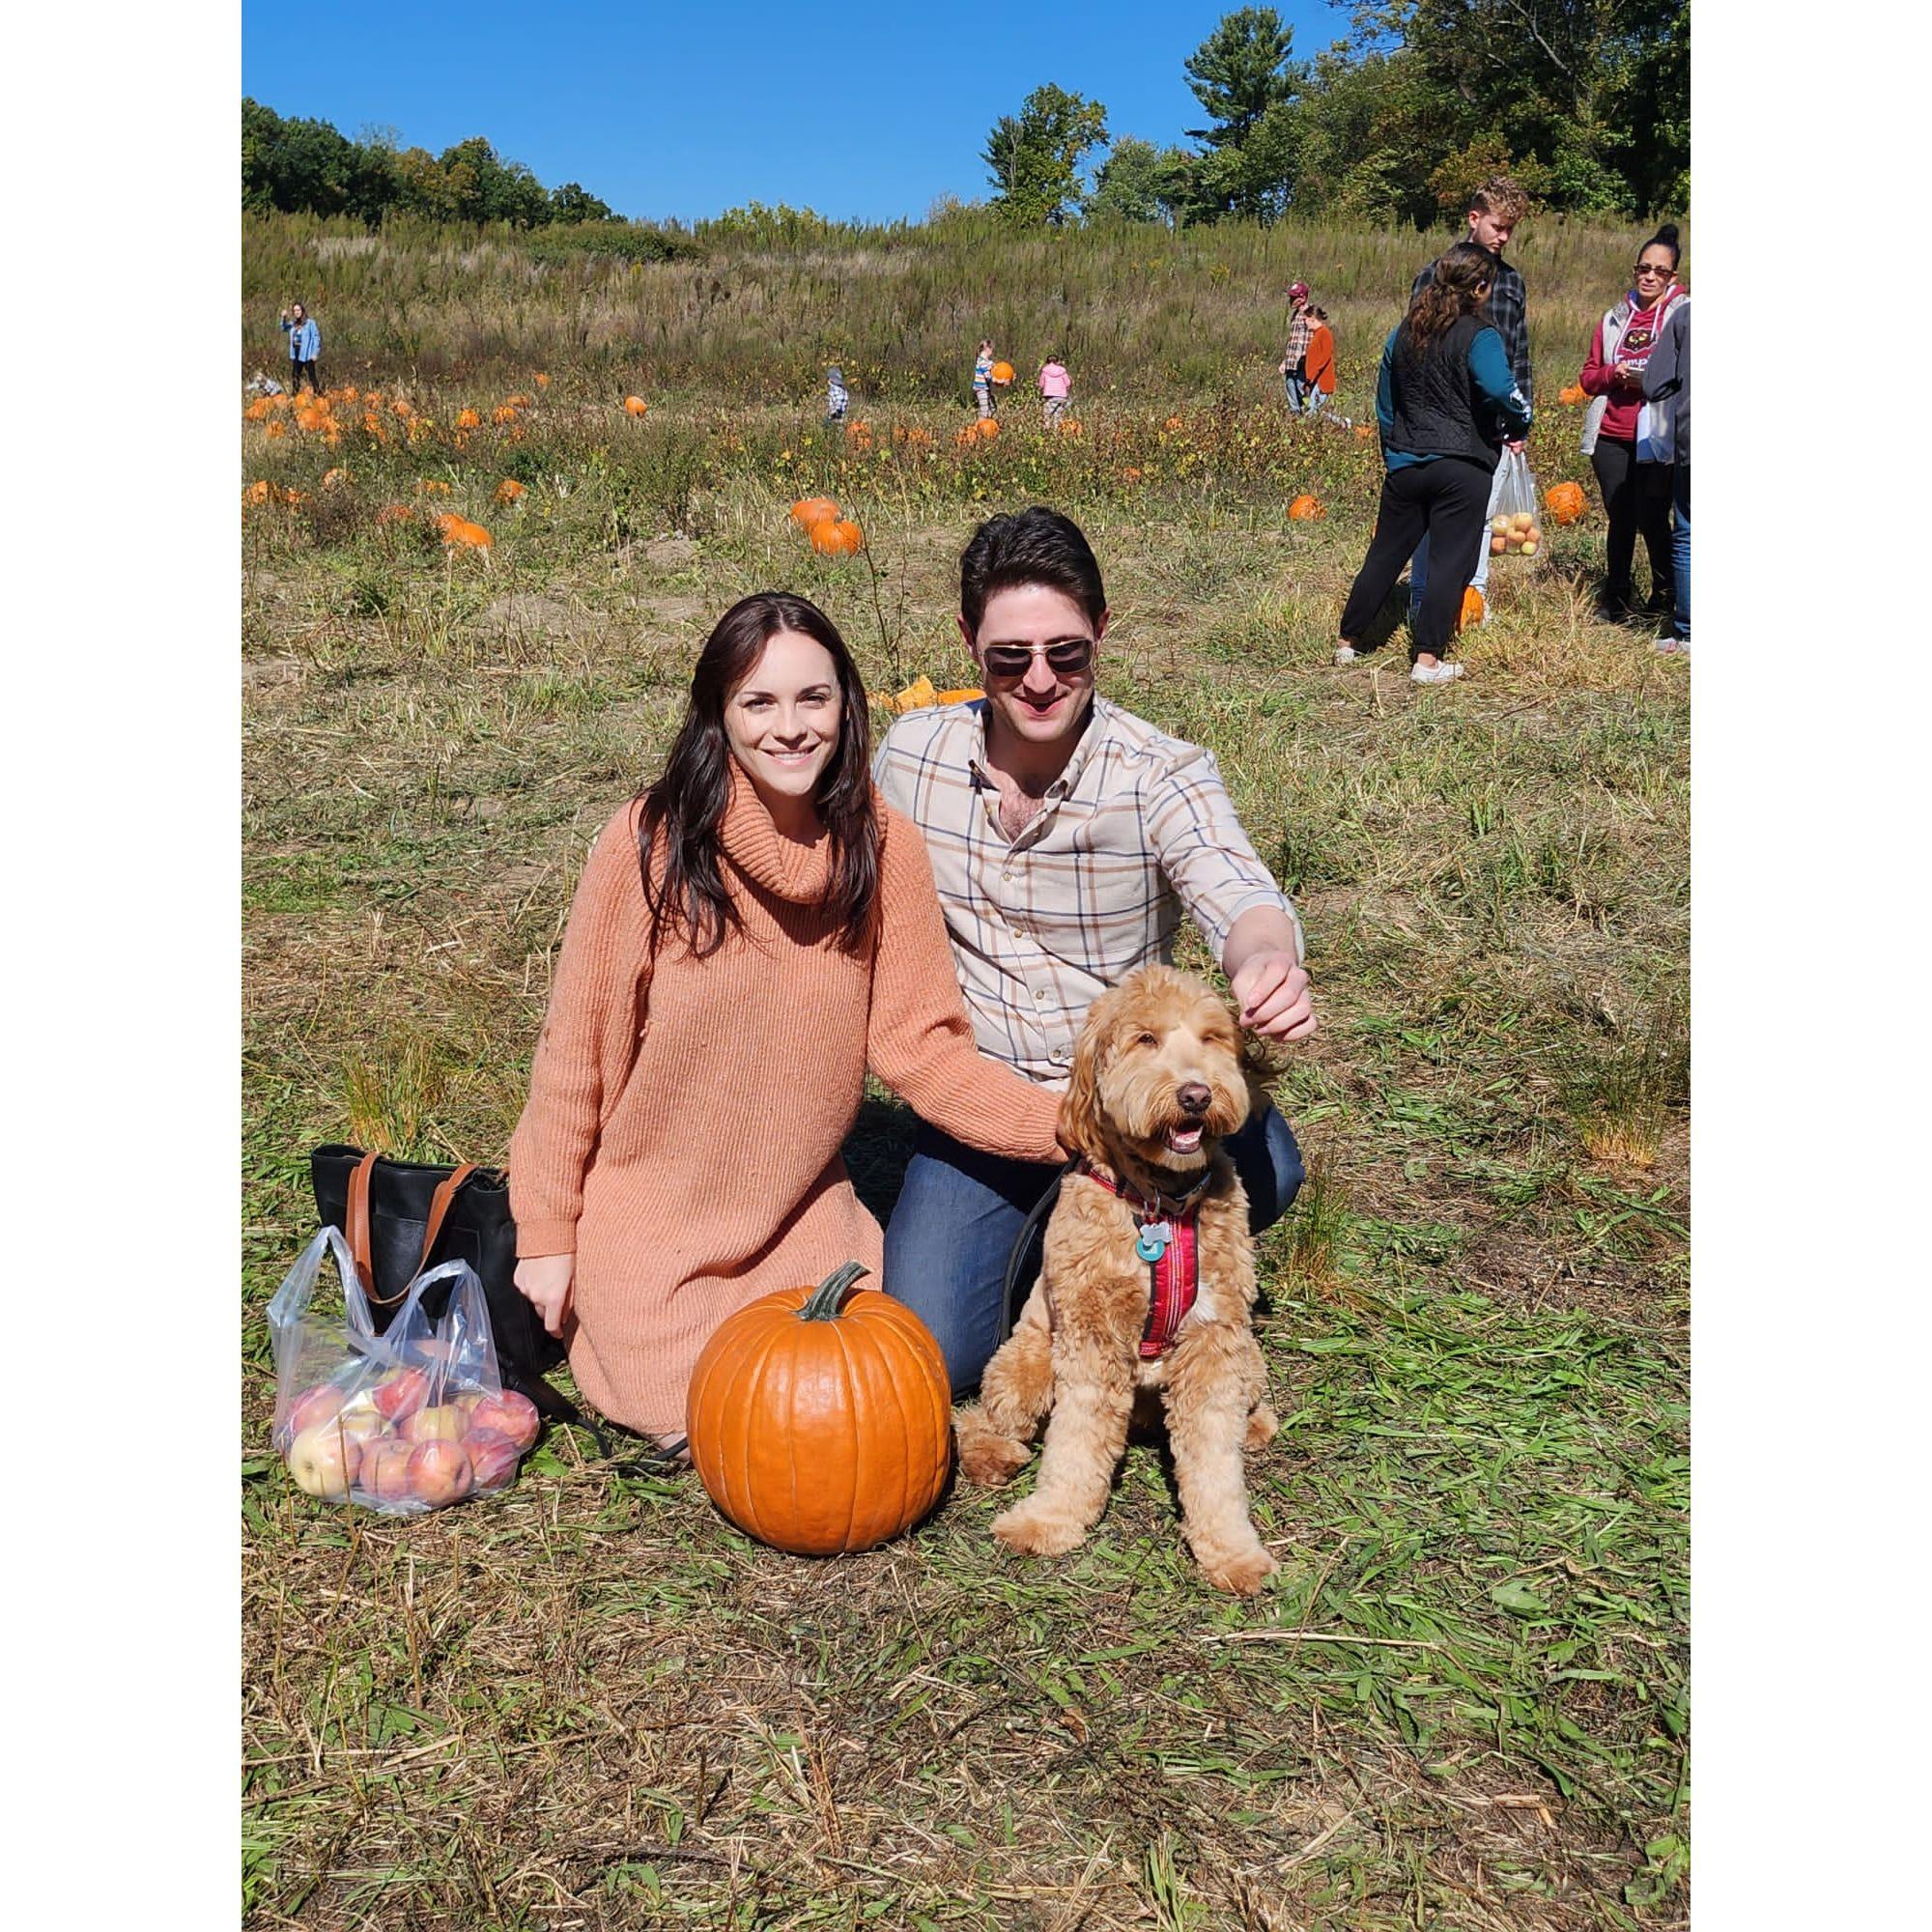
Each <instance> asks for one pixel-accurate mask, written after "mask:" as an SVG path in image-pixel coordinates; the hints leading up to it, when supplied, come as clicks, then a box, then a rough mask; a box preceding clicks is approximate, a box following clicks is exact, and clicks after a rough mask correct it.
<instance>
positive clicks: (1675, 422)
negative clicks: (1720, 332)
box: [1643, 300, 1690, 656]
mask: <svg viewBox="0 0 1932 1932" xmlns="http://www.w3.org/2000/svg"><path fill="white" fill-rule="evenodd" d="M1643 393H1644V400H1645V401H1646V402H1651V403H1661V404H1666V405H1668V407H1669V412H1670V418H1669V422H1670V450H1671V462H1670V561H1671V566H1672V569H1673V571H1674V573H1675V578H1676V586H1677V602H1676V606H1675V608H1674V609H1673V610H1672V611H1671V616H1670V636H1669V637H1667V638H1660V639H1658V642H1657V648H1658V649H1659V650H1661V651H1681V652H1683V653H1684V654H1685V655H1686V656H1688V655H1689V654H1690V302H1689V301H1688V300H1686V301H1681V302H1675V303H1673V304H1672V305H1671V310H1670V314H1669V316H1668V317H1667V318H1666V319H1665V321H1664V325H1663V327H1662V329H1661V330H1660V331H1659V333H1658V337H1657V346H1656V348H1654V349H1653V350H1652V351H1651V352H1650V358H1649V360H1648V361H1646V362H1645V363H1644V365H1643Z"/></svg>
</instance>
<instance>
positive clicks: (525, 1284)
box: [514, 1255, 577, 1335]
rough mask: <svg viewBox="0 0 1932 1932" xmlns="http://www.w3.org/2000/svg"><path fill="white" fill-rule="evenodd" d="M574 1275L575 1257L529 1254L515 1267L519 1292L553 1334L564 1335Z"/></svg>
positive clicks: (575, 1268) (575, 1270) (575, 1267)
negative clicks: (564, 1324)
mask: <svg viewBox="0 0 1932 1932" xmlns="http://www.w3.org/2000/svg"><path fill="white" fill-rule="evenodd" d="M576 1272H577V1257H576V1256H575V1255H529V1256H527V1257H526V1258H525V1259H524V1260H523V1261H520V1262H519V1263H518V1264H517V1272H516V1275H515V1277H514V1279H515V1281H516V1284H517V1290H518V1293H521V1294H522V1295H523V1297H524V1299H525V1300H526V1301H527V1302H528V1303H529V1304H530V1306H531V1307H532V1308H534V1309H535V1310H536V1312H537V1313H538V1315H540V1316H541V1317H542V1318H543V1325H544V1326H545V1327H546V1328H547V1329H549V1331H550V1332H551V1333H552V1334H553V1335H561V1334H562V1333H563V1319H564V1317H565V1316H566V1315H568V1314H569V1313H570V1282H571V1277H572V1276H573V1275H574V1274H575V1273H576Z"/></svg>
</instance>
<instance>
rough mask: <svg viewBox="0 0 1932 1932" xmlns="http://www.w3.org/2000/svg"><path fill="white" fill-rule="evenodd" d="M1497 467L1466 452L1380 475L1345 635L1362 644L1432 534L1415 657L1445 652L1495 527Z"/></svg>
mask: <svg viewBox="0 0 1932 1932" xmlns="http://www.w3.org/2000/svg"><path fill="white" fill-rule="evenodd" d="M1491 481H1492V472H1491V471H1490V470H1488V469H1484V468H1483V467H1482V466H1481V465H1480V464H1478V463H1471V462H1469V461H1467V460H1466V459H1464V458H1463V457H1460V456H1438V457H1437V458H1436V459H1435V462H1433V463H1412V464H1409V465H1407V466H1406V468H1404V469H1391V470H1390V471H1389V472H1388V474H1387V475H1386V476H1384V477H1383V478H1382V499H1381V502H1380V504H1379V505H1378V507H1377V510H1376V533H1375V535H1374V537H1373V538H1372V539H1371V540H1370V543H1369V554H1368V555H1367V556H1365V557H1364V558H1363V559H1362V568H1361V571H1360V573H1359V575H1358V576H1357V577H1356V579H1355V583H1354V588H1353V589H1351V590H1350V592H1349V601H1348V603H1347V605H1346V606H1344V608H1343V611H1342V636H1343V638H1344V639H1347V640H1348V641H1349V642H1350V643H1354V642H1356V641H1357V640H1358V639H1360V637H1361V636H1362V633H1363V632H1364V631H1366V630H1367V629H1368V628H1369V626H1370V625H1371V624H1373V623H1374V622H1375V620H1376V612H1377V611H1379V610H1380V609H1381V608H1382V605H1383V604H1384V603H1385V602H1386V601H1387V599H1388V594H1389V592H1390V591H1391V590H1393V589H1394V588H1395V582H1396V579H1397V578H1398V577H1400V576H1401V575H1402V567H1403V565H1404V564H1406V562H1407V561H1408V559H1409V558H1410V557H1411V556H1412V555H1413V554H1415V547H1416V545H1417V544H1419V543H1420V542H1421V541H1422V539H1423V538H1424V537H1425V536H1426V537H1428V539H1429V580H1428V582H1426V583H1425V584H1424V586H1423V591H1422V608H1421V610H1419V611H1417V612H1416V613H1415V624H1414V635H1413V638H1412V640H1411V643H1410V646H1409V648H1410V651H1411V654H1412V655H1414V656H1416V657H1432V658H1439V657H1440V656H1441V655H1442V654H1443V652H1444V651H1446V650H1447V649H1448V648H1449V646H1450V644H1451V643H1452V642H1454V640H1455V637H1456V620H1457V618H1458V617H1460V616H1461V615H1462V613H1463V585H1464V584H1465V583H1467V582H1468V581H1469V579H1470V578H1471V577H1472V576H1473V575H1474V574H1475V569H1476V559H1477V558H1478V557H1479V556H1480V555H1481V554H1482V546H1483V539H1484V536H1485V535H1486V534H1487V532H1488V530H1489V527H1490V484H1491Z"/></svg>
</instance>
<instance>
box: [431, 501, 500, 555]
mask: <svg viewBox="0 0 1932 1932" xmlns="http://www.w3.org/2000/svg"><path fill="white" fill-rule="evenodd" d="M436 526H437V528H438V529H439V530H440V531H441V532H442V540H443V542H444V543H445V544H447V545H448V546H449V547H450V549H451V550H488V549H489V548H490V546H491V544H492V542H493V541H494V539H493V538H492V537H491V535H490V532H489V531H488V530H486V529H485V528H484V527H483V526H482V525H481V524H472V523H471V522H470V521H469V518H468V517H459V516H458V515H457V514H456V512H455V511H454V510H444V511H443V512H442V514H441V515H440V516H439V517H438V518H437V520H436Z"/></svg>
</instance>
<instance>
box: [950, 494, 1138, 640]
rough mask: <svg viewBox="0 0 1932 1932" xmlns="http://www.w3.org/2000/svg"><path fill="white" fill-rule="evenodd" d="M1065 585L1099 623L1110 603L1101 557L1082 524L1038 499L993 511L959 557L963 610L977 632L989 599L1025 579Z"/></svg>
mask: <svg viewBox="0 0 1932 1932" xmlns="http://www.w3.org/2000/svg"><path fill="white" fill-rule="evenodd" d="M1027 583H1043V584H1045V585H1046V587H1047V588H1048V589H1050V590H1059V591H1064V592H1065V594H1066V595H1067V596H1068V597H1070V598H1071V599H1072V600H1073V601H1074V603H1076V604H1077V605H1079V607H1080V608H1081V610H1083V611H1085V612H1086V613H1087V620H1088V622H1089V623H1091V624H1094V625H1096V626H1097V625H1098V623H1099V621H1100V619H1101V617H1102V616H1103V615H1104V614H1105V612H1106V609H1107V593H1106V590H1105V589H1104V588H1103V586H1102V585H1101V582H1100V563H1099V559H1098V558H1097V557H1095V556H1094V548H1093V546H1092V545H1091V544H1090V543H1089V542H1088V541H1087V539H1086V537H1084V536H1083V535H1082V534H1081V531H1080V526H1079V525H1078V524H1076V523H1075V522H1074V521H1073V519H1072V518H1071V517H1063V516H1062V515H1061V514H1060V512H1059V511H1058V510H1049V509H1047V508H1046V507H1045V506H1044V505H1042V504H1039V503H1036V504H1035V505H1034V506H1033V508H1032V509H1030V510H1022V511H1020V512H1019V513H1018V515H1016V516H1002V517H988V518H987V519H986V521H985V522H984V523H983V524H981V525H980V527H979V528H978V529H977V530H975V531H974V532H973V540H972V542H971V543H969V544H968V545H967V546H966V552H965V554H964V555H963V556H961V557H960V559H959V614H960V615H961V616H962V617H964V618H965V619H966V628H967V629H968V630H969V631H970V632H972V634H973V635H974V637H975V638H977V637H978V636H979V635H980V619H981V618H982V617H983V616H984V615H985V614H986V604H987V601H988V599H990V598H991V597H993V596H994V595H995V594H996V593H997V592H999V591H1002V590H1013V589H1017V588H1018V587H1019V586H1020V585H1022V584H1027Z"/></svg>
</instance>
